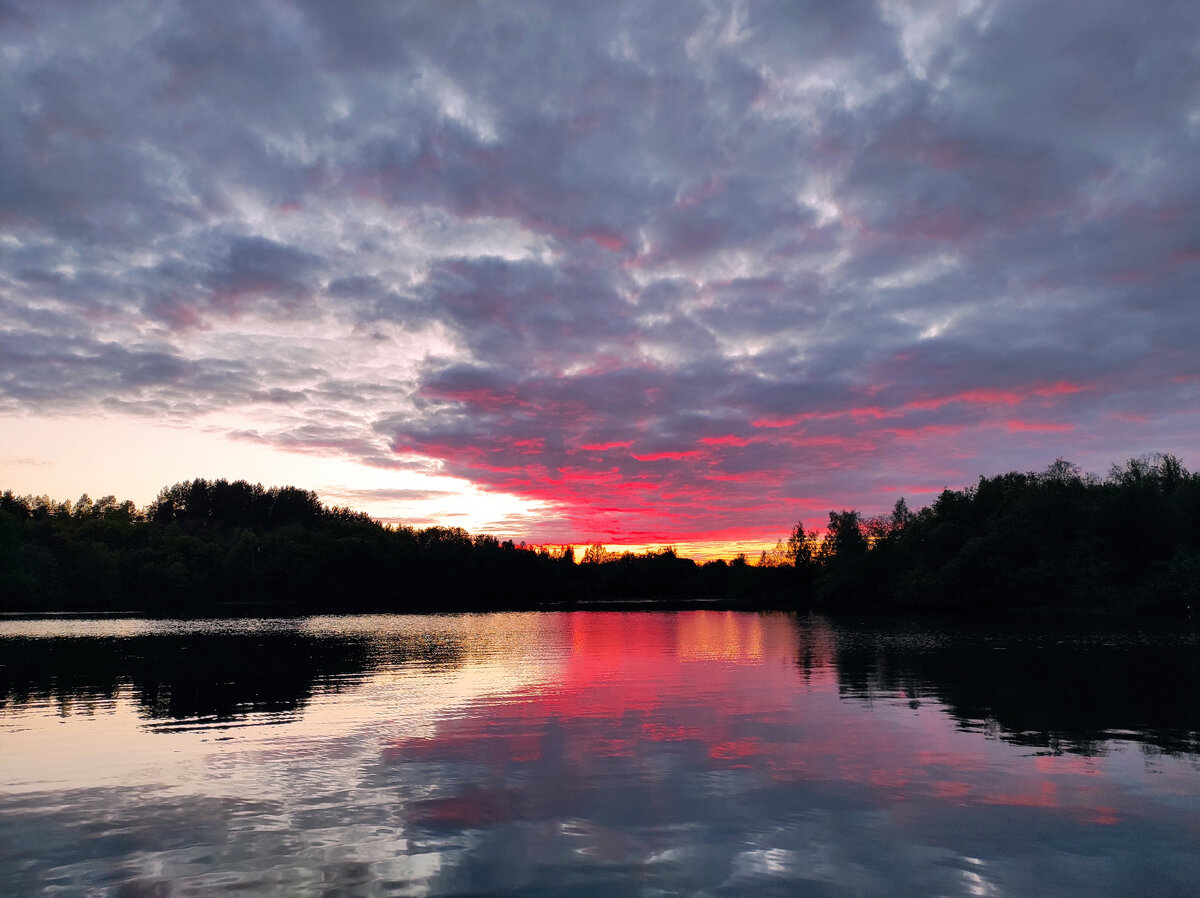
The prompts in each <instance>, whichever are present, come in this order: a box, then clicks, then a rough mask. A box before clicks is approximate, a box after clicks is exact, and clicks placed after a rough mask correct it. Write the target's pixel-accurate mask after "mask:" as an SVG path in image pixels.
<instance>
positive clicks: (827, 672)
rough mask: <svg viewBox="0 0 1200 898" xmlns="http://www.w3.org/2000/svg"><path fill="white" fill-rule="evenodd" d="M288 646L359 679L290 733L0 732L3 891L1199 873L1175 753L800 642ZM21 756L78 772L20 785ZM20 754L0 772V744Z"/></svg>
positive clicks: (1108, 881) (1011, 879) (845, 885)
mask: <svg viewBox="0 0 1200 898" xmlns="http://www.w3.org/2000/svg"><path fill="white" fill-rule="evenodd" d="M293 626H294V627H295V630H296V632H297V633H299V634H303V639H306V640H310V641H311V640H317V641H320V640H334V641H336V640H345V639H351V638H355V639H359V640H362V641H363V642H364V643H365V644H366V645H367V646H368V649H367V651H366V656H367V658H368V661H367V662H366V663H367V669H366V671H365V672H364V675H363V676H362V677H360V678H359V679H358V680H356V681H355V682H353V683H351V684H347V685H346V688H345V689H344V690H343V691H341V692H339V691H337V690H336V689H329V690H320V689H318V690H316V691H315V692H314V693H313V694H312V696H311V698H310V699H309V700H308V703H307V704H306V705H305V706H304V707H303V709H302V716H301V717H300V718H299V719H296V720H293V721H291V722H288V723H282V724H278V725H272V726H262V725H256V721H258V718H254V717H250V718H248V719H247V722H248V723H249V724H250V725H249V726H244V727H240V728H237V729H235V730H228V731H222V732H221V733H217V732H212V731H209V732H207V733H204V732H178V733H169V734H163V733H151V732H147V731H146V730H145V729H144V728H142V727H140V726H139V724H138V721H137V718H136V717H134V714H133V710H132V704H131V699H130V697H129V696H128V695H126V694H121V695H118V697H117V698H116V700H115V706H114V708H113V709H111V710H102V711H100V712H98V713H96V714H95V715H93V716H91V717H87V716H83V715H79V716H75V717H69V718H61V720H62V721H63V722H62V723H58V722H57V721H56V722H54V724H53V726H49V725H47V726H46V728H45V731H44V732H42V733H40V734H39V733H36V732H35V731H34V730H32V729H31V730H30V731H29V733H28V734H25V735H22V734H21V733H17V732H14V731H13V730H11V729H5V730H0V735H3V737H4V740H5V743H4V744H5V749H6V751H5V758H6V764H5V767H6V770H5V774H6V777H7V778H10V779H16V778H18V777H20V776H21V775H22V771H23V772H24V774H25V775H26V779H27V780H28V781H27V782H25V783H24V784H23V785H22V786H19V787H18V786H13V785H10V786H5V787H4V789H3V792H2V793H0V844H4V845H8V846H12V848H13V850H12V851H9V852H7V853H6V855H5V856H3V857H0V874H7V873H8V870H9V868H11V867H13V866H14V864H13V863H12V861H11V858H13V857H24V858H27V859H28V860H29V861H30V863H28V864H27V865H25V866H23V867H22V868H21V869H20V870H17V871H15V872H14V877H13V878H12V879H11V881H12V882H13V883H15V885H14V886H13V888H14V890H15V891H17V892H18V893H20V892H31V891H36V890H40V889H42V888H43V887H46V886H47V885H49V886H51V887H58V888H61V889H63V890H66V891H72V890H74V891H83V890H85V889H87V888H90V887H93V886H94V884H95V883H98V882H101V881H104V882H109V883H119V882H124V883H137V885H138V887H139V888H143V889H144V890H146V891H152V890H153V889H154V888H156V887H157V885H163V884H167V885H169V886H170V887H171V888H172V889H173V890H175V891H187V890H191V891H204V890H217V889H224V888H234V887H241V888H244V889H247V890H250V891H253V892H254V893H257V894H279V895H284V894H289V895H290V894H304V893H320V892H321V891H322V890H333V889H338V890H341V891H342V892H344V893H348V894H356V893H359V892H369V891H371V890H372V889H374V890H380V889H383V888H384V885H383V884H384V883H391V884H394V889H393V891H394V892H395V893H397V894H412V895H421V894H435V895H440V894H464V893H480V892H482V893H493V894H494V893H497V892H505V891H511V892H516V893H521V894H538V893H563V892H569V891H581V892H588V893H591V894H597V893H600V894H631V893H637V892H644V893H653V892H654V891H655V890H659V891H660V892H664V893H685V894H687V893H694V894H710V895H744V894H750V893H753V894H795V893H797V892H802V893H803V892H804V891H809V892H811V893H814V894H829V893H851V894H863V895H885V894H886V895H893V894H901V895H903V894H910V895H925V894H947V895H972V894H981V895H986V894H1031V893H1036V892H1038V891H1040V890H1041V889H1042V888H1043V887H1044V886H1045V884H1046V882H1048V881H1049V882H1054V883H1057V884H1058V887H1059V891H1060V892H1062V893H1063V894H1081V895H1082V894H1096V893H1102V892H1103V893H1113V892H1118V893H1119V892H1122V891H1124V892H1134V891H1137V890H1139V889H1141V890H1143V891H1144V890H1147V889H1154V888H1157V889H1158V890H1159V891H1167V892H1169V891H1171V890H1172V889H1174V890H1176V891H1180V890H1181V889H1182V887H1183V885H1185V884H1187V883H1189V882H1196V881H1200V859H1198V858H1196V857H1195V856H1194V851H1193V850H1192V849H1193V845H1192V842H1193V841H1194V839H1192V838H1191V836H1192V834H1194V832H1195V826H1196V821H1197V819H1198V817H1200V803H1198V800H1197V798H1196V795H1197V789H1196V785H1197V779H1196V776H1197V771H1196V769H1195V767H1194V756H1191V755H1186V756H1183V757H1172V756H1169V755H1161V754H1160V755H1154V756H1152V757H1151V756H1146V755H1143V754H1141V753H1140V752H1138V751H1135V750H1133V747H1132V746H1130V745H1129V744H1128V743H1120V742H1115V743H1112V744H1111V745H1110V750H1109V751H1108V753H1107V754H1105V755H1103V756H1099V757H1086V758H1080V757H1071V756H1066V757H1055V756H1037V755H1034V754H1031V753H1030V752H1029V750H1028V749H1026V748H1021V747H1019V746H1013V745H1010V744H1006V743H1005V742H1003V741H1000V740H998V739H995V738H986V737H985V735H984V734H982V733H980V732H971V731H964V730H963V729H960V728H958V727H957V726H956V725H955V721H954V720H953V719H952V718H951V717H950V716H949V715H948V714H947V706H945V705H943V704H942V703H941V702H939V701H938V700H937V699H936V698H934V697H929V696H924V697H923V699H922V702H921V704H920V705H919V706H918V707H916V708H913V707H911V706H910V705H909V702H908V696H907V695H906V694H905V693H904V692H903V691H902V690H901V689H896V690H892V691H888V690H885V689H883V688H882V687H879V688H873V690H872V692H871V693H870V696H869V698H870V700H869V701H862V700H854V701H847V700H846V696H844V695H842V694H839V691H838V680H837V673H838V671H837V669H836V668H835V667H834V666H833V664H834V661H835V660H836V659H837V658H838V657H839V655H838V648H839V643H838V636H837V634H836V633H834V632H833V631H832V630H830V629H829V628H828V627H827V626H825V625H824V624H822V623H820V622H797V621H796V619H795V618H793V617H788V616H782V615H775V616H772V615H736V614H729V613H724V612H703V613H698V614H691V613H689V614H616V615H612V614H575V615H566V614H564V615H503V616H485V615H460V616H453V617H429V618H403V617H395V618H391V617H375V618H321V619H312V620H310V621H305V622H302V623H299V624H294V625H293ZM926 648H927V647H926ZM8 722H11V718H10V717H8V716H7V714H6V713H5V714H0V725H3V726H7V725H8ZM259 722H261V721H259ZM104 734H107V736H106V737H105V738H107V739H108V742H107V743H105V744H106V745H107V749H106V750H105V751H104V752H103V753H100V754H95V753H93V752H92V750H93V749H94V748H95V747H96V746H97V744H99V743H101V742H103V739H101V740H97V739H96V738H95V737H96V736H97V735H101V736H103V735H104ZM35 736H36V737H37V738H43V737H47V736H48V737H49V738H48V739H46V738H43V741H42V742H41V743H40V744H41V745H42V747H43V748H45V747H46V746H55V745H56V746H59V748H58V751H59V752H60V753H59V754H58V755H57V756H56V757H57V758H58V759H59V760H60V761H62V762H63V765H64V767H65V766H70V765H71V764H72V763H73V765H74V766H73V767H72V768H71V769H70V770H66V769H64V770H54V769H48V770H47V771H46V773H45V778H44V779H42V780H41V781H39V782H34V781H32V779H31V777H30V776H29V773H30V770H31V769H32V768H30V767H24V766H22V765H24V764H26V763H27V762H28V760H29V757H28V756H29V754H30V753H31V752H32V751H34V750H35V745H36V744H37V743H36V740H35ZM218 738H220V739H226V741H216V740H217V739H218ZM21 739H27V740H28V742H27V743H21V742H20V740H21ZM72 743H73V744H74V745H75V746H76V747H77V748H78V747H82V748H83V750H82V751H79V753H78V754H77V755H76V757H75V758H74V760H73V762H72V761H71V760H70V759H69V756H68V755H67V754H66V752H67V747H66V746H69V745H71V744H72ZM18 744H24V745H25V749H24V751H25V756H21V755H10V754H9V752H8V751H7V749H8V748H9V747H11V746H14V745H18ZM14 761H15V762H16V763H15V765H14V764H13V763H12V762H14ZM130 783H133V784H138V783H140V784H143V785H140V786H139V785H135V786H134V787H132V788H128V787H126V784H130ZM97 784H101V785H107V786H109V787H107V788H105V787H98V785H97ZM155 784H159V785H155ZM251 796H253V797H251ZM103 877H109V878H108V879H103ZM163 887H164V888H165V887H166V885H163Z"/></svg>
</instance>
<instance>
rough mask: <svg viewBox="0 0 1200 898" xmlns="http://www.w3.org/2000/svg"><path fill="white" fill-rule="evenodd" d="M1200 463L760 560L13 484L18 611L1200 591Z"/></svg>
mask: <svg viewBox="0 0 1200 898" xmlns="http://www.w3.org/2000/svg"><path fill="white" fill-rule="evenodd" d="M1198 590H1200V474H1192V473H1190V472H1188V471H1187V470H1186V469H1185V468H1184V467H1183V465H1182V464H1181V463H1180V462H1179V460H1178V459H1177V458H1175V457H1174V456H1170V455H1158V456H1148V457H1143V458H1140V459H1133V460H1130V461H1129V462H1127V463H1125V464H1124V465H1120V466H1114V467H1113V468H1112V470H1111V471H1110V472H1109V474H1108V476H1107V477H1105V478H1099V477H1096V476H1094V475H1084V474H1082V473H1081V472H1080V470H1079V469H1078V468H1077V467H1076V466H1074V465H1072V464H1070V463H1068V462H1065V461H1062V460H1061V459H1060V460H1058V461H1056V462H1055V463H1054V464H1052V465H1050V466H1049V467H1048V468H1047V469H1046V470H1044V471H1041V472H1030V473H1017V472H1012V473H1008V474H1002V475H999V476H996V477H991V478H986V477H980V479H979V482H978V483H977V484H975V485H974V486H972V487H969V488H967V489H963V490H945V491H943V492H942V494H941V495H940V496H939V497H938V498H937V500H936V501H935V502H934V503H933V504H932V505H930V506H929V507H927V508H922V509H920V510H919V511H916V512H913V511H910V510H909V508H908V506H907V504H906V503H905V501H904V499H900V500H899V501H898V502H897V503H896V505H895V508H894V509H893V511H892V513H891V514H890V515H887V516H878V517H866V516H864V515H862V514H860V513H859V512H858V511H854V510H844V509H843V510H841V511H831V512H830V513H829V519H828V522H827V523H826V524H825V527H824V530H823V532H820V531H818V529H817V528H811V529H806V528H805V526H804V524H803V522H799V523H797V524H796V526H795V527H794V528H793V530H792V533H791V534H790V536H789V537H788V538H787V539H786V540H782V539H781V540H780V541H779V543H778V544H777V545H776V547H775V548H774V549H772V550H769V551H765V552H763V553H762V554H761V556H760V557H759V558H758V559H757V561H756V562H755V563H751V562H750V561H749V560H747V559H746V558H745V557H744V556H739V557H738V558H735V559H734V560H733V561H731V562H726V561H723V560H717V561H708V562H705V563H702V564H701V563H697V562H695V561H694V560H692V559H689V558H684V557H681V556H679V555H678V554H677V553H676V552H675V551H674V550H673V549H670V548H664V549H661V550H657V551H650V552H643V553H638V554H633V553H628V552H626V553H609V552H606V551H605V550H604V548H603V547H602V546H600V545H592V546H588V547H586V549H585V550H584V552H583V554H582V557H581V558H580V559H578V560H577V558H576V554H575V551H574V549H573V548H572V547H569V546H568V547H563V548H560V549H553V550H551V549H548V548H526V547H525V546H523V545H516V544H514V543H513V541H511V540H505V541H501V540H499V539H498V538H496V537H495V536H492V535H489V534H474V535H472V534H470V533H468V532H467V531H465V530H463V529H461V528H457V527H449V528H448V527H426V528H423V529H418V528H414V527H408V526H398V527H397V526H386V525H384V524H381V523H379V522H378V521H375V520H373V519H371V518H370V517H369V516H367V515H366V514H363V513H361V512H355V511H352V510H350V509H347V508H340V507H327V506H325V505H323V504H322V503H321V501H320V499H319V498H318V496H317V495H316V494H315V493H313V492H311V491H308V490H303V489H298V488H296V487H290V486H289V487H273V488H265V487H263V486H261V485H259V484H251V483H247V482H246V481H241V480H239V481H233V482H230V481H227V480H213V481H209V480H204V479H195V480H191V481H187V482H182V483H177V484H175V485H174V486H170V487H167V488H164V489H163V490H162V491H161V492H160V493H159V494H158V496H157V498H156V499H155V500H154V502H152V503H150V505H148V506H147V507H146V508H144V509H139V508H138V507H136V506H135V505H134V503H132V502H129V501H124V502H121V501H118V500H117V499H116V498H115V497H113V496H106V497H104V498H102V499H99V500H97V501H93V500H92V499H90V498H89V497H88V496H86V495H85V496H82V497H80V499H79V500H78V501H77V502H75V503H71V502H57V501H55V500H52V499H50V498H49V497H47V496H40V497H33V496H16V495H14V494H13V493H12V492H11V491H6V492H4V493H3V494H2V495H0V610H5V611H34V610H54V611H101V610H133V611H139V612H144V613H151V614H166V615H174V614H179V615H187V614H192V613H207V612H213V611H229V610H231V609H236V608H237V607H239V606H244V607H246V608H248V609H251V610H253V611H254V612H255V613H262V612H263V611H264V610H273V609H274V610H280V611H284V610H286V611H289V612H290V611H350V610H384V611H409V610H411V611H432V610H453V609H481V610H486V609H501V608H515V607H539V606H545V605H547V604H557V603H572V602H579V601H587V600H604V599H615V600H628V599H649V600H658V601H670V600H679V601H683V600H689V599H697V598H706V599H717V600H722V601H725V602H730V603H737V604H745V605H748V606H753V605H755V604H762V603H766V602H770V603H772V604H775V605H780V604H782V605H784V606H787V607H797V608H813V609H822V610H837V609H852V610H859V611H865V610H887V609H895V610H918V609H930V610H974V611H988V612H991V611H997V610H1029V609H1037V608H1076V609H1079V608H1095V609H1112V610H1126V611H1136V612H1146V611H1153V612H1182V611H1187V610H1189V609H1190V608H1191V607H1195V606H1197V605H1198V604H1200V594H1198Z"/></svg>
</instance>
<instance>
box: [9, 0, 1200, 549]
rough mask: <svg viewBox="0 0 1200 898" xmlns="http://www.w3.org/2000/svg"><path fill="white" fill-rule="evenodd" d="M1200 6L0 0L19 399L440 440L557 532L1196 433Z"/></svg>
mask: <svg viewBox="0 0 1200 898" xmlns="http://www.w3.org/2000/svg"><path fill="white" fill-rule="evenodd" d="M1197 33H1200V11H1198V10H1197V8H1196V6H1195V4H1192V3H1183V2H1180V3H1172V2H1155V3H1152V4H1150V5H1149V6H1145V5H1143V6H1141V7H1138V9H1137V10H1134V9H1132V8H1131V7H1129V6H1128V4H1121V3H1116V2H1112V3H1105V2H1097V3H1091V4H1088V6H1087V8H1086V10H1080V9H1077V8H1074V7H1065V6H1064V7H1062V8H1061V9H1060V8H1058V7H1053V6H1049V7H1048V6H1046V5H1045V4H1034V3H1021V2H1007V3H1003V4H1000V3H988V2H982V0H980V2H966V0H964V2H946V3H938V2H929V3H910V2H899V0H888V2H880V3H865V2H861V3H860V2H846V3H837V4H824V5H821V4H818V5H816V6H812V7H808V6H804V5H797V4H793V3H733V4H726V3H719V2H713V3H708V4H682V5H681V4H677V3H667V4H647V3H640V2H639V3H632V2H631V3H605V4H583V5H569V6H567V7H560V6H556V5H553V4H539V3H521V4H472V3H463V4H453V5H449V6H447V5H446V4H415V5H414V4H390V3H378V4H368V3H360V4H353V5H350V6H343V5H331V4H324V3H315V2H314V3H303V2H282V0H281V2H271V3H268V2H262V3H249V4H247V3H205V4H182V3H180V4H170V3H168V4H146V3H140V2H115V3H106V4H96V5H90V6H86V7H82V8H80V7H74V6H72V7H70V8H67V7H64V6H60V5H59V4H56V3H44V2H38V3H33V2H29V3H20V2H17V3H4V4H0V413H3V414H6V415H9V416H14V415H28V414H30V413H33V414H50V413H53V414H79V415H90V414H95V413H97V412H104V413H106V414H108V415H114V416H141V417H147V416H148V417H150V418H152V419H156V418H161V419H164V420H165V419H170V420H172V421H174V422H179V421H181V420H189V419H194V420H196V421H201V420H203V421H204V422H205V423H206V426H212V425H213V423H214V422H217V426H219V427H222V428H224V429H225V431H226V432H227V433H228V434H230V435H231V436H232V437H234V438H237V439H242V440H252V441H255V442H258V443H265V444H268V445H271V446H274V447H277V448H278V449H280V450H282V451H288V452H312V453H321V454H335V455H340V456H344V457H346V458H350V459H353V460H355V461H358V462H360V463H362V464H364V465H368V466H373V467H377V468H380V469H387V468H395V467H399V468H413V469H416V470H422V471H427V472H432V473H438V474H446V475H452V476H454V477H457V478H461V479H462V480H466V481H469V482H471V483H473V484H475V485H476V487H477V488H478V489H482V490H484V491H492V492H498V493H505V494H509V495H513V496H517V497H520V498H521V499H522V500H524V501H525V502H526V503H528V507H530V508H537V509H540V511H539V517H538V520H537V521H536V522H535V521H526V522H524V523H519V525H518V524H514V526H517V528H518V529H523V530H524V531H525V532H526V533H527V535H528V536H530V537H531V538H534V539H546V540H553V541H566V540H575V541H578V540H586V539H597V538H598V539H602V540H606V541H610V542H612V541H621V540H624V541H629V542H653V541H664V542H668V541H680V542H686V541H689V540H722V539H734V538H745V537H746V536H747V534H762V535H764V536H766V535H768V534H772V533H779V534H780V535H782V534H783V533H785V532H786V530H787V528H788V527H789V526H790V523H791V522H793V521H795V520H796V519H797V518H804V519H805V520H806V521H808V522H811V523H818V522H819V521H820V519H821V518H822V517H823V514H824V512H825V511H826V510H828V509H829V508H830V507H841V506H844V505H846V506H848V505H857V506H859V507H861V508H864V509H866V510H868V511H875V510H882V508H884V507H886V506H887V505H890V504H891V502H892V501H894V499H895V498H897V497H898V496H899V495H902V494H904V495H907V496H908V497H909V500H910V503H911V502H913V500H914V499H915V500H916V501H917V502H921V501H924V500H926V499H927V498H928V497H929V496H930V495H931V493H932V491H936V490H939V489H941V488H942V487H943V486H959V485H962V484H964V483H969V482H971V481H972V480H974V478H975V477H976V476H977V475H978V474H980V473H995V472H998V471H1002V470H1009V469H1013V468H1030V467H1042V466H1044V465H1045V464H1046V463H1048V462H1049V461H1051V460H1053V458H1054V457H1056V456H1059V455H1064V456H1067V457H1070V458H1072V459H1074V460H1076V461H1078V462H1080V463H1081V464H1083V465H1084V466H1085V467H1093V468H1097V467H1098V468H1103V466H1105V465H1107V464H1108V463H1109V462H1112V461H1118V460H1120V459H1122V458H1125V457H1128V456H1130V455H1136V454H1140V453H1142V452H1146V451H1154V450H1163V451H1173V452H1176V453H1179V454H1180V455H1182V456H1183V457H1184V460H1185V462H1189V463H1191V464H1192V466H1194V465H1195V464H1196V461H1195V458H1194V457H1193V456H1194V455H1195V450H1196V449H1197V448H1198V443H1200V417H1198V413H1200V353H1197V352H1196V350H1195V347H1196V346H1197V345H1198V344H1200V314H1198V313H1197V308H1198V306H1197V303H1198V302H1200V166H1197V165H1196V163H1195V160H1196V158H1200V93H1198V92H1197V90H1196V84H1198V83H1200V45H1198V44H1197V42H1196V39H1195V35H1196V34H1197ZM10 454H15V455H22V456H24V455H28V454H29V453H28V452H27V451H25V450H22V451H21V452H16V451H15V450H14V452H13V453H10ZM304 485H307V484H304ZM426 498H429V497H428V496H427V497H426ZM509 523H510V524H513V523H514V522H511V521H510V522H509Z"/></svg>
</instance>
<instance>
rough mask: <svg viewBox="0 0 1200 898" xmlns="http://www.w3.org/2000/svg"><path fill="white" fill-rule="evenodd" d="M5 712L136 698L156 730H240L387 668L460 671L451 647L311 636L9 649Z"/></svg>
mask: <svg viewBox="0 0 1200 898" xmlns="http://www.w3.org/2000/svg"><path fill="white" fill-rule="evenodd" d="M0 657H3V659H4V664H3V665H2V666H0V708H6V707H18V708H19V707H20V706H23V705H27V704H30V703H34V702H53V703H55V704H56V705H57V706H58V707H59V709H60V710H61V712H62V713H73V712H75V713H78V712H84V713H86V712H89V711H90V710H93V709H95V708H96V707H97V706H98V705H102V704H105V703H108V702H111V701H112V700H113V699H114V698H115V697H116V695H117V693H118V691H119V690H120V689H121V688H122V687H125V686H129V687H131V688H132V691H133V697H134V701H135V702H136V703H137V705H138V710H139V713H140V714H141V715H142V716H144V717H147V718H149V719H151V720H193V719H197V718H200V719H206V720H211V721H233V720H237V719H240V718H243V717H245V716H247V715H250V714H256V713H267V714H270V713H288V712H295V711H298V710H300V709H302V708H303V707H304V706H305V704H306V703H307V702H308V701H309V699H310V698H312V696H313V695H314V694H316V693H321V692H337V691H340V690H342V689H344V688H347V687H349V686H353V685H355V684H357V683H359V682H361V680H362V679H363V678H364V677H365V676H367V675H368V674H369V673H371V672H372V671H373V670H374V669H376V668H377V667H378V666H380V665H381V664H384V663H387V664H396V663H406V662H417V663H427V664H431V665H439V666H440V665H447V664H455V663H458V661H459V660H460V658H461V650H460V649H459V648H458V647H457V645H456V644H455V643H453V642H451V641H447V640H423V639H413V640H398V639H390V640H388V642H387V644H386V645H385V646H382V647H381V646H379V645H377V644H373V643H372V642H371V641H370V640H369V639H368V638H367V637H365V636H339V637H336V638H332V637H313V636H309V635H305V634H301V633H295V632H290V633H241V634H230V633H218V634H213V633H202V634H186V635H153V636H133V637H125V638H105V637H85V638H45V639H6V640H3V641H2V642H0Z"/></svg>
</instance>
